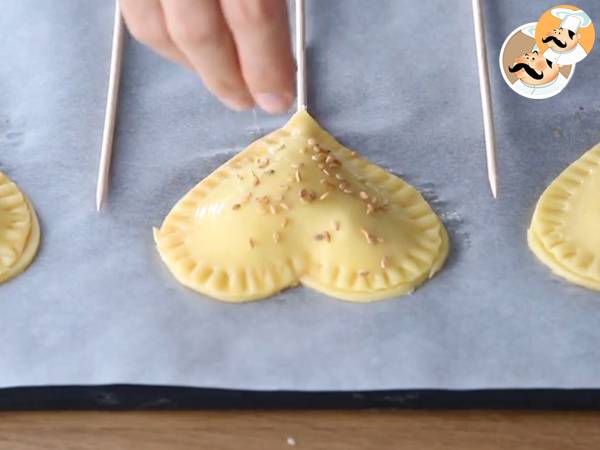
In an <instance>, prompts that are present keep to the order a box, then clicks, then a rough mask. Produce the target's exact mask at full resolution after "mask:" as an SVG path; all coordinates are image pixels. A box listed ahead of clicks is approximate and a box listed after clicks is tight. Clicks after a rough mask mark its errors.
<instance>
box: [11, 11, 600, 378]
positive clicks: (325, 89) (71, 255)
mask: <svg viewBox="0 0 600 450" xmlns="http://www.w3.org/2000/svg"><path fill="white" fill-rule="evenodd" d="M308 3H309V8H308V38H309V43H310V50H309V57H308V61H309V73H310V82H309V86H310V89H309V104H310V110H311V111H312V113H313V114H314V115H315V117H317V118H318V119H319V120H320V122H321V123H322V124H323V125H324V126H325V127H327V128H328V129H329V130H330V131H331V132H332V133H333V134H334V135H335V136H336V137H337V138H339V140H340V141H342V142H343V143H344V144H346V145H348V146H350V147H352V148H355V149H357V150H359V151H361V152H362V153H363V154H365V155H367V156H368V157H369V158H370V159H371V160H373V161H374V162H376V163H378V164H381V165H382V166H384V167H386V168H388V169H389V170H392V171H393V172H395V173H398V174H400V175H402V176H403V177H405V179H406V180H407V181H409V182H410V183H412V184H414V185H415V186H416V187H418V188H419V189H420V190H421V191H422V192H423V193H424V195H425V196H426V197H427V199H428V200H429V201H430V202H431V203H432V204H433V206H434V208H435V209H436V211H437V212H438V213H439V214H440V215H441V217H442V218H443V219H444V220H445V222H446V225H447V226H448V228H449V231H450V234H451V239H452V250H451V256H450V258H449V260H448V264H447V266H446V268H445V269H444V270H443V271H442V272H441V273H440V274H439V275H438V276H436V277H435V278H434V279H433V280H432V281H431V282H430V283H428V284H427V285H425V286H424V287H423V288H421V289H419V290H417V292H416V293H415V294H414V295H412V296H410V297H406V298H402V299H397V300H392V301H386V302H380V303H375V304H371V305H355V304H348V303H343V302H340V301H336V300H333V299H330V298H327V297H325V296H322V295H320V294H317V293H315V292H313V291H311V290H308V289H304V288H298V289H293V290H290V291H287V292H285V293H283V294H281V295H278V296H277V297H275V298H273V299H271V300H267V301H263V302H258V303H252V304H247V305H240V306H235V305H228V304H223V303H219V302H217V301H214V300H210V299H207V298H205V297H202V296H199V295H197V294H195V293H193V292H190V291H188V290H186V289H185V288H183V287H180V286H179V285H178V284H177V283H176V282H175V280H174V279H173V278H172V277H171V275H170V274H169V273H168V272H167V270H166V269H165V268H164V267H163V265H162V264H161V262H160V260H159V258H158V255H157V252H156V251H155V249H154V245H153V241H152V233H151V229H152V227H153V226H157V225H159V224H160V222H161V220H162V219H163V217H164V216H165V215H166V214H167V212H168V211H169V209H170V208H171V206H172V205H173V204H174V203H175V202H176V201H177V200H178V199H179V198H180V197H181V196H182V195H183V194H185V192H187V191H188V190H189V189H190V188H191V187H192V186H194V185H195V184H196V183H197V182H198V181H199V180H201V179H202V178H204V177H205V176H207V175H208V174H209V173H210V172H211V171H212V170H213V169H215V168H216V167H217V166H219V165H220V164H221V163H223V162H224V161H226V160H227V159H228V158H230V157H231V156H232V155H234V154H235V153H236V152H238V151H240V150H241V149H242V148H243V147H245V146H246V145H247V144H248V143H250V142H251V140H253V139H254V138H256V137H258V134H257V130H256V127H255V125H254V119H253V117H252V114H251V113H243V114H235V113H232V112H228V111H227V110H225V109H224V108H223V107H221V106H220V105H219V104H218V103H217V102H216V101H215V100H214V99H212V98H211V97H210V96H209V95H208V94H207V92H206V90H205V89H204V88H203V87H202V86H201V84H200V83H199V81H198V80H197V79H196V78H195V76H194V75H193V74H192V73H190V72H187V71H185V70H184V69H180V68H178V67H176V66H174V65H171V64H169V63H167V62H164V61H162V60H160V59H159V58H158V57H156V56H154V55H153V54H152V53H150V51H148V50H147V49H146V48H144V47H142V46H141V45H139V44H137V43H134V42H132V41H128V43H127V45H126V50H125V64H124V76H123V83H122V91H121V105H120V110H119V124H118V129H117V138H116V143H115V144H116V149H115V159H114V170H113V176H112V183H111V192H110V198H109V201H108V205H107V207H106V209H105V210H104V211H103V212H102V213H100V214H98V213H96V212H95V209H94V189H95V181H96V171H97V164H98V156H99V149H100V139H101V129H102V121H103V114H104V102H105V93H106V87H107V86H106V83H107V75H108V66H109V55H110V40H111V39H110V38H111V36H110V33H111V30H112V14H113V12H112V2H107V1H101V0H94V1H90V0H88V1H83V0H61V1H39V0H4V1H3V4H2V11H1V13H0V30H2V38H1V39H0V163H1V168H2V170H3V171H5V172H6V173H7V174H8V175H9V176H11V177H12V178H13V179H14V180H15V181H16V182H17V183H19V185H20V186H21V187H22V188H23V189H24V190H25V191H26V192H27V193H28V195H29V196H30V197H31V199H32V201H33V202H34V204H35V205H36V207H37V210H38V212H39V216H40V219H41V222H42V226H43V244H42V247H41V251H40V254H39V257H38V258H37V260H36V261H35V263H34V264H33V266H32V267H31V268H30V270H28V271H27V272H26V273H25V274H24V275H23V276H21V277H19V278H17V279H16V280H14V281H12V282H10V283H8V284H6V285H4V286H0V386H1V387H8V386H26V385H64V384H101V383H102V384H103V383H139V384H168V385H186V386H198V387H219V388H236V389H266V390H271V389H294V390H370V389H418V388H449V389H470V388H499V387H507V388H524V387H564V388H584V387H585V388H598V387H600V375H599V374H600V326H599V325H598V324H599V323H600V295H599V294H598V293H593V292H589V291H586V290H583V289H580V288H576V287H573V286H570V285H568V284H566V283H564V282H562V281H560V280H558V279H557V278H555V277H553V276H552V275H551V274H550V273H549V271H548V270H547V269H546V268H545V267H543V266H542V265H541V264H539V263H538V262H537V260H536V259H535V258H534V257H533V255H532V254H531V253H530V252H529V250H528V249H527V245H526V237H525V233H526V229H527V226H528V223H529V220H530V217H531V214H532V211H533V207H534V204H535V201H536V200H537V198H538V197H539V195H540V194H541V193H542V191H543V190H544V189H545V187H546V186H547V184H548V183H549V182H551V180H552V179H553V178H554V177H555V176H557V175H558V174H559V173H560V172H561V171H562V169H564V168H565V167H566V166H567V164H569V163H570V162H572V161H573V160H575V159H576V158H578V157H579V156H580V155H581V154H582V153H583V152H584V151H586V150H587V149H589V148H590V147H591V146H592V145H594V144H596V143H597V142H598V141H600V97H599V96H598V92H599V91H598V88H599V85H598V83H599V81H598V72H599V71H600V49H596V50H595V51H594V52H593V53H592V54H591V55H590V56H589V58H588V59H586V61H585V62H583V63H581V65H580V67H578V68H577V69H578V70H577V73H576V76H575V78H574V80H573V81H572V83H571V84H570V86H569V87H568V88H567V89H566V91H565V92H563V93H562V94H561V95H559V96H557V97H555V98H552V99H549V100H544V101H532V100H527V99H525V98H521V97H519V96H517V95H515V94H514V93H513V92H511V91H510V89H509V88H508V87H507V86H506V85H505V84H504V82H503V81H502V78H501V75H500V72H499V70H498V66H497V58H498V52H499V49H500V46H501V44H502V42H503V40H504V38H505V37H506V35H507V34H508V33H509V32H510V31H512V30H513V29H514V28H516V27H517V26H519V25H521V24H523V23H526V22H531V21H534V20H537V18H538V17H539V15H541V13H542V12H543V10H544V9H546V8H548V7H550V6H553V3H552V2H548V1H527V2H523V1H519V0H510V1H509V0H505V1H502V2H500V1H492V0H488V1H486V2H485V10H486V15H487V21H486V22H487V27H488V44H489V51H490V63H491V64H492V66H491V69H492V70H491V72H492V77H493V79H492V85H493V94H494V100H495V108H496V125H497V129H498V149H499V170H500V199H499V200H498V201H496V202H494V201H492V200H491V198H490V193H489V190H488V186H487V180H486V171H485V166H484V161H485V159H484V145H483V130H482V120H481V106H480V100H479V88H478V84H477V72H476V62H475V54H474V42H473V33H472V18H471V11H470V2H468V1H466V0H465V1H452V2H442V1H433V0H425V1H421V2H413V1H408V0H407V1H400V0H387V1H384V0H378V1H377V2H370V1H366V0H344V1H317V0H312V1H309V2H308ZM578 6H580V7H581V8H583V9H585V10H586V11H587V12H588V13H589V14H590V15H591V16H592V18H596V19H597V18H600V3H598V2H595V1H591V0H590V1H583V0H580V1H579V3H578ZM286 119H287V117H283V116H282V117H267V116H266V115H262V114H261V115H259V126H260V128H261V129H262V132H264V133H266V132H268V131H271V130H273V129H275V128H277V127H279V126H281V125H282V124H283V123H284V122H285V121H286Z"/></svg>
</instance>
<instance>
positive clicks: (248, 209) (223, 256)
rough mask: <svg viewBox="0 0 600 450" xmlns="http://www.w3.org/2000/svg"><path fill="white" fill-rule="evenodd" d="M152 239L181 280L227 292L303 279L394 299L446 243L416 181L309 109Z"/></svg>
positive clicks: (342, 291) (433, 263)
mask: <svg viewBox="0 0 600 450" xmlns="http://www.w3.org/2000/svg"><path fill="white" fill-rule="evenodd" d="M154 237H155V241H156V244H157V247H158V251H159V252H160V255H161V257H162V259H163V261H164V262H165V263H166V265H167V267H168V268H169V269H170V270H171V272H172V273H173V275H174V276H175V277H176V278H177V280H179V281H180V282H181V283H182V284H184V285H185V286H188V287H190V288H192V289H194V290H196V291H198V292H201V293H203V294H206V295H209V296H211V297H214V298H217V299H220V300H224V301H231V302H241V301H248V300H255V299H260V298H264V297H268V296H270V295H273V294H275V293H277V292H279V291H281V290H283V289H285V288H287V287H290V286H295V285H297V284H299V283H302V284H304V285H306V286H309V287H311V288H313V289H315V290H317V291H320V292H323V293H325V294H328V295H330V296H333V297H337V298H340V299H344V300H350V301H357V302H367V301H372V300H379V299H384V298H388V297H393V296H397V295H401V294H406V293H410V292H412V291H413V290H414V288H415V287H416V286H418V285H420V284H421V283H423V282H424V281H426V280H428V279H429V278H431V277H432V276H433V274H435V273H436V272H437V271H438V270H440V268H441V266H442V265H443V263H444V261H445V259H446V256H447V253H448V237H447V234H446V230H445V228H444V226H443V224H442V223H441V222H440V220H439V219H438V217H437V216H436V215H435V213H434V212H433V211H432V209H431V208H430V207H429V205H428V204H427V202H425V200H423V198H422V197H421V195H420V194H419V193H418V192H417V191H416V190H415V189H414V188H413V187H412V186H410V185H408V184H407V183H405V182H404V181H402V180H401V179H400V178H398V177H396V176H394V175H391V174H390V173H388V172H386V171H385V170H383V169H381V168H380V167H377V166H375V165H374V164H371V163H369V162H368V161H366V160H365V159H363V158H361V157H360V156H359V155H358V154H357V153H356V152H353V151H351V150H349V149H347V148H345V147H343V146H342V145H340V144H339V143H338V142H337V141H336V140H335V139H334V138H333V137H332V136H330V135H329V134H328V133H327V132H326V131H325V130H323V129H322V128H321V127H320V126H319V125H318V124H317V122H315V121H314V119H313V118H312V117H311V116H310V115H309V114H308V113H306V112H300V113H297V114H295V115H294V116H293V117H292V119H291V120H290V121H289V122H288V123H287V124H286V125H285V126H284V127H283V128H282V129H280V130H277V131H275V132H273V133H271V134H270V135H268V136H266V137H265V138H263V139H260V140H258V141H256V142H254V143H253V144H251V145H250V146H249V147H248V148H246V149H245V150H244V151H242V152H241V153H240V154H238V155H237V156H235V157H234V158H233V159H231V160H230V161H229V162H227V163H226V164H224V165H223V166H221V167H220V168H219V169H217V170H216V171H215V172H213V173H212V174H211V175H210V176H209V177H207V178H206V179H204V180H203V181H202V182H200V184H198V185H197V186H196V187H194V188H193V189H192V190H191V191H190V192H188V193H187V194H186V195H185V196H184V197H183V198H182V199H181V200H180V201H179V202H178V203H177V204H176V205H175V207H174V208H173V209H172V210H171V212H170V213H169V215H168V216H167V217H166V218H165V220H164V222H163V224H162V226H161V228H160V230H155V233H154Z"/></svg>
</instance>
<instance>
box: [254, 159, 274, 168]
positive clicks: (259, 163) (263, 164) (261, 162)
mask: <svg viewBox="0 0 600 450" xmlns="http://www.w3.org/2000/svg"><path fill="white" fill-rule="evenodd" d="M270 162H271V161H269V158H256V165H257V166H258V168H259V169H264V168H265V167H267V166H268V165H269V163H270Z"/></svg>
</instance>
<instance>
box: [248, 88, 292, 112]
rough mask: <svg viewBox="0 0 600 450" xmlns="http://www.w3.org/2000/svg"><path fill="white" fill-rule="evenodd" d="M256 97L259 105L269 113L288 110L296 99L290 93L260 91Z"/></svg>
mask: <svg viewBox="0 0 600 450" xmlns="http://www.w3.org/2000/svg"><path fill="white" fill-rule="evenodd" d="M254 98H255V100H256V103H257V104H258V106H260V107H261V109H263V110H264V111H266V112H268V113H269V114H284V113H286V112H288V111H289V109H290V107H291V106H292V102H293V101H294V96H293V95H292V94H289V93H284V94H280V93H274V92H259V93H257V94H255V95H254Z"/></svg>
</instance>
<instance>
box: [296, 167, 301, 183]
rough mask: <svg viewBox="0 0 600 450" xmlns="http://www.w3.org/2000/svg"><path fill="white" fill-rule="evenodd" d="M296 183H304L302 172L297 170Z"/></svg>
mask: <svg viewBox="0 0 600 450" xmlns="http://www.w3.org/2000/svg"><path fill="white" fill-rule="evenodd" d="M296 181H297V182H298V183H300V182H301V181H302V174H301V173H300V170H296Z"/></svg>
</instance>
